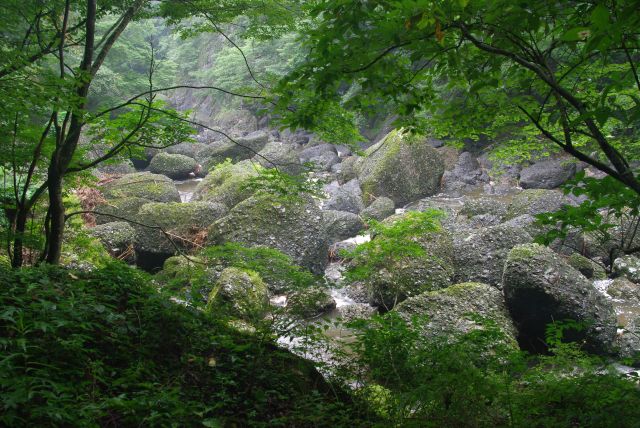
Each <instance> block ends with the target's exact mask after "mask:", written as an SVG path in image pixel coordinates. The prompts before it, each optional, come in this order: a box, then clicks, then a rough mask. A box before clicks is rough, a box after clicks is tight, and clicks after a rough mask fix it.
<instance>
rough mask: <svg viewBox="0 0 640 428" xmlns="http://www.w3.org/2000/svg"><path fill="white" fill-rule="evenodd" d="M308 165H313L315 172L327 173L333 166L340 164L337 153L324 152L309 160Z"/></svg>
mask: <svg viewBox="0 0 640 428" xmlns="http://www.w3.org/2000/svg"><path fill="white" fill-rule="evenodd" d="M309 163H311V164H313V169H314V170H316V171H324V172H329V171H331V170H332V168H333V167H334V166H335V165H337V164H339V163H340V157H338V154H337V153H333V152H324V153H321V154H320V155H318V156H316V157H313V158H311V159H310V160H309Z"/></svg>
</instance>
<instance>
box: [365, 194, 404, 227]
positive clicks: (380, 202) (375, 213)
mask: <svg viewBox="0 0 640 428" xmlns="http://www.w3.org/2000/svg"><path fill="white" fill-rule="evenodd" d="M395 212H396V206H395V204H394V203H393V201H392V200H391V199H389V198H387V197H385V196H379V197H377V198H376V199H374V200H373V201H372V202H371V204H370V205H369V206H368V207H366V208H365V209H364V210H362V212H361V213H360V215H361V216H362V218H364V219H373V220H378V221H381V220H384V219H385V218H387V217H389V216H392V215H393V214H395Z"/></svg>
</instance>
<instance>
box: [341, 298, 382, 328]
mask: <svg viewBox="0 0 640 428" xmlns="http://www.w3.org/2000/svg"><path fill="white" fill-rule="evenodd" d="M376 312H377V311H376V308H374V307H373V306H369V305H367V304H365V303H354V304H352V305H345V306H340V307H339V308H338V315H339V317H340V318H341V319H342V322H344V323H348V322H351V321H355V320H358V319H368V318H371V317H372V316H373V315H374V314H375V313H376Z"/></svg>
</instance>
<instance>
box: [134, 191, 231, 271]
mask: <svg viewBox="0 0 640 428" xmlns="http://www.w3.org/2000/svg"><path fill="white" fill-rule="evenodd" d="M227 211H228V210H227V208H226V207H225V206H224V205H222V204H218V203H212V202H187V203H168V204H163V203H150V204H146V205H144V206H142V208H140V211H139V212H138V218H137V222H138V223H141V224H144V225H146V226H152V227H153V228H149V227H145V226H142V225H134V226H135V228H136V244H135V248H136V252H137V254H138V264H139V265H140V266H142V267H145V268H147V269H150V270H154V269H157V268H159V267H161V266H162V263H164V261H165V259H167V258H168V257H169V256H171V255H174V254H175V253H176V252H177V251H179V250H189V249H192V248H194V247H195V246H196V241H198V240H202V238H201V237H199V236H198V235H201V234H202V233H204V231H206V229H207V227H208V226H209V225H210V224H211V223H213V222H214V221H216V220H217V219H219V218H221V217H222V216H223V215H225V214H226V213H227ZM158 227H159V228H162V230H160V229H158Z"/></svg>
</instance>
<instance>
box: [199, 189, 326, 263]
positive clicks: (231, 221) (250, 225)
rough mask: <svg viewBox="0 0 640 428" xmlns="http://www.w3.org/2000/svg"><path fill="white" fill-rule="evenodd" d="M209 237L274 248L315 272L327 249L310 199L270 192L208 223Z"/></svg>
mask: <svg viewBox="0 0 640 428" xmlns="http://www.w3.org/2000/svg"><path fill="white" fill-rule="evenodd" d="M209 240H210V242H211V243H213V244H223V243H225V242H238V243H241V244H244V245H248V246H256V245H265V246H267V247H271V248H275V249H277V250H280V251H282V252H283V253H285V254H287V255H289V256H290V257H291V258H292V259H293V260H294V261H295V262H296V263H298V264H299V265H301V266H304V267H306V268H308V269H310V270H311V271H312V272H314V273H317V274H320V273H322V271H323V269H324V267H325V265H326V263H327V256H328V248H329V244H328V241H327V237H326V233H325V230H324V220H323V217H322V211H321V210H320V208H319V207H318V206H317V205H316V203H315V202H314V201H312V200H310V199H309V200H306V201H305V202H302V203H301V202H300V201H282V200H279V199H277V198H276V197H274V196H270V195H256V196H253V197H251V198H249V199H247V200H244V201H242V202H240V203H239V204H238V205H236V206H235V207H234V208H233V209H232V210H231V211H230V212H229V215H227V216H226V217H224V218H222V219H220V220H218V221H217V222H215V223H214V224H212V225H211V227H210V228H209Z"/></svg>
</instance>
